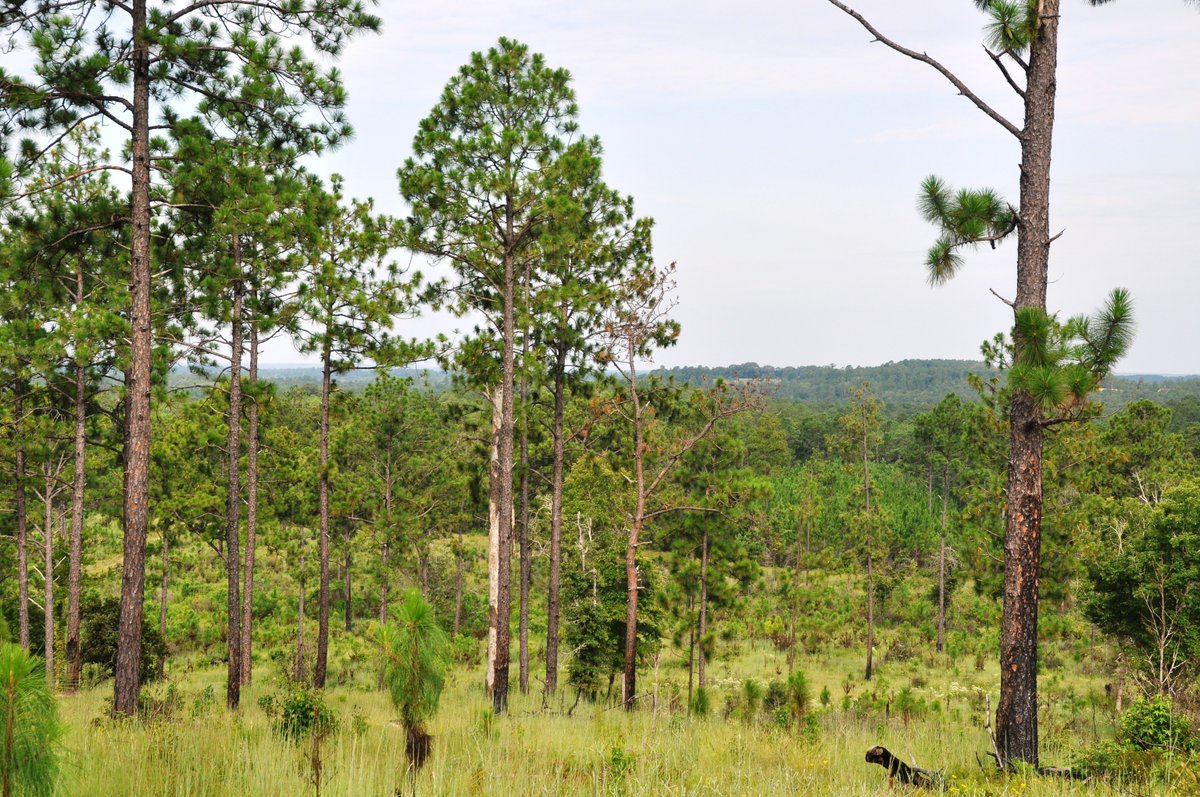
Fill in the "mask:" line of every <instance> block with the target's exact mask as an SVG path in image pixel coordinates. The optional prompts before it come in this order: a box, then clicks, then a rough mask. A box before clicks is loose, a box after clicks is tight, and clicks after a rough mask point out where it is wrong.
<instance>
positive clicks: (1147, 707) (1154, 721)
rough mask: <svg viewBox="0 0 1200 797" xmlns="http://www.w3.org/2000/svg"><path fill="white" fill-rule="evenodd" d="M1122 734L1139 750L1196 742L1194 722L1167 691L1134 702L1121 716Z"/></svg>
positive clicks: (1187, 746)
mask: <svg viewBox="0 0 1200 797" xmlns="http://www.w3.org/2000/svg"><path fill="white" fill-rule="evenodd" d="M1120 738H1121V741H1122V742H1124V743H1125V744H1128V745H1131V746H1132V747H1136V748H1137V749H1139V750H1154V749H1171V750H1187V749H1190V748H1191V747H1192V745H1193V744H1194V743H1195V739H1194V736H1193V732H1192V726H1191V724H1190V723H1189V722H1188V721H1187V718H1186V717H1184V716H1183V715H1182V714H1179V713H1176V711H1175V707H1174V706H1173V705H1172V703H1171V699H1170V698H1168V697H1166V696H1164V695H1155V696H1154V697H1153V698H1152V699H1150V700H1139V701H1138V702H1136V703H1134V704H1133V705H1132V706H1131V707H1130V708H1129V709H1128V710H1127V711H1126V712H1125V713H1124V714H1123V715H1122V716H1121V734H1120Z"/></svg>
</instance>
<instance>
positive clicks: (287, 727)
mask: <svg viewBox="0 0 1200 797" xmlns="http://www.w3.org/2000/svg"><path fill="white" fill-rule="evenodd" d="M258 705H259V707H260V708H262V709H263V711H264V712H266V713H267V716H269V717H271V719H272V723H271V726H272V727H273V728H274V730H275V733H277V734H279V735H280V736H282V737H283V738H285V739H289V740H291V741H300V740H301V739H303V738H305V737H306V736H308V735H309V734H311V733H312V732H313V731H314V730H316V731H318V732H319V733H320V734H321V735H325V734H327V733H332V732H333V731H334V730H336V729H337V726H338V721H337V715H335V714H334V713H333V709H332V708H330V707H329V706H328V705H327V704H326V703H325V695H324V693H323V692H321V691H319V690H316V689H305V688H303V687H301V688H296V689H293V690H292V691H291V692H288V693H287V694H285V695H283V696H282V697H276V696H271V697H270V698H269V699H268V698H267V697H262V698H259V701H258Z"/></svg>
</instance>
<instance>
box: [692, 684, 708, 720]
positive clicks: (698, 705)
mask: <svg viewBox="0 0 1200 797" xmlns="http://www.w3.org/2000/svg"><path fill="white" fill-rule="evenodd" d="M711 708H712V697H711V696H710V695H709V693H708V687H704V686H702V687H700V688H699V689H697V690H696V693H695V694H694V695H692V706H691V709H692V713H693V714H695V715H696V716H697V717H707V716H708V712H709V710H710V709H711Z"/></svg>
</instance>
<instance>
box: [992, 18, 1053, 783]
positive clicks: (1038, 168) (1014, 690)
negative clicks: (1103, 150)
mask: <svg viewBox="0 0 1200 797" xmlns="http://www.w3.org/2000/svg"><path fill="white" fill-rule="evenodd" d="M1058 20H1059V0H1042V2H1041V3H1040V5H1039V19H1038V28H1037V35H1036V36H1035V37H1034V40H1033V42H1032V44H1031V45H1030V50H1029V70H1028V77H1027V84H1026V91H1025V125H1024V128H1023V130H1022V133H1021V180H1020V192H1021V197H1020V205H1021V208H1020V222H1019V225H1018V238H1017V291H1016V298H1015V300H1014V309H1015V310H1017V311H1020V310H1023V309H1026V308H1035V309H1039V310H1041V311H1042V312H1045V310H1046V282H1047V270H1048V268H1049V262H1050V244H1051V240H1050V155H1051V145H1052V140H1053V133H1054V107H1055V97H1056V94H1057V88H1058V84H1057V77H1056V73H1057V71H1058ZM1014 343H1015V344H1016V346H1017V347H1018V349H1019V348H1020V346H1021V344H1022V341H1020V340H1014ZM1042 420H1043V416H1042V411H1041V408H1040V407H1039V406H1038V404H1037V402H1036V401H1035V400H1034V399H1033V397H1032V396H1030V395H1029V394H1027V393H1024V392H1022V391H1014V393H1013V397H1012V405H1011V407H1010V410H1009V444H1010V448H1009V459H1008V487H1007V497H1008V502H1007V507H1006V512H1005V521H1006V523H1005V541H1004V608H1003V619H1002V621H1001V628H1000V704H999V706H998V707H997V709H996V736H997V741H998V743H999V745H1000V753H1001V755H1002V756H1003V757H1004V759H1005V764H1009V763H1011V762H1013V761H1024V762H1026V763H1028V764H1030V765H1031V766H1033V767H1035V768H1036V767H1037V766H1038V723H1037V656H1038V651H1037V625H1038V589H1039V577H1040V569H1041V545H1042V437H1043V428H1042Z"/></svg>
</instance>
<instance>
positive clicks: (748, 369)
mask: <svg viewBox="0 0 1200 797" xmlns="http://www.w3.org/2000/svg"><path fill="white" fill-rule="evenodd" d="M391 374H392V376H396V377H400V378H408V379H412V380H413V382H415V383H416V384H417V385H419V386H421V385H424V386H428V388H429V389H431V390H434V391H435V392H437V391H442V390H446V389H448V388H450V387H451V386H452V384H453V378H452V376H451V374H449V373H447V372H446V371H442V370H438V369H435V368H433V369H431V368H395V369H392V371H391ZM969 374H974V375H976V376H978V377H981V378H984V379H987V378H990V377H994V376H996V375H997V374H998V372H997V371H993V370H989V369H988V368H987V367H985V366H984V364H983V363H982V362H976V361H972V360H901V361H900V362H889V363H884V364H883V365H870V366H854V365H848V366H845V367H838V366H836V365H801V366H787V367H777V366H773V365H759V364H758V363H753V362H751V363H741V364H738V365H729V366H716V367H709V366H701V365H697V366H680V367H676V368H658V369H656V370H654V371H653V372H652V373H651V375H652V376H659V377H672V378H674V379H675V380H676V381H678V382H684V383H687V384H690V385H701V384H703V383H705V382H713V381H716V380H718V379H724V380H726V381H740V380H761V381H764V382H768V383H770V384H771V391H772V394H773V396H774V397H775V398H776V399H778V400H780V401H789V402H799V403H802V404H816V405H822V406H841V405H843V404H846V403H847V402H848V401H849V399H850V391H851V390H853V389H854V388H856V387H859V386H861V385H862V384H863V382H869V383H870V384H871V390H872V392H873V393H874V394H875V395H876V396H878V397H879V399H880V400H881V401H883V402H884V406H885V407H887V411H888V414H890V415H895V414H899V415H907V414H910V413H912V412H923V411H925V410H927V409H929V408H930V407H933V406H935V405H936V404H937V403H938V402H939V401H941V400H942V399H943V398H945V397H946V396H947V395H948V394H951V393H953V394H954V395H956V396H958V397H959V398H961V399H963V400H964V401H975V400H977V399H978V396H977V395H976V393H975V391H974V390H973V389H972V388H971V385H970V382H969V381H968V378H967V377H968V375H969ZM262 377H263V378H264V379H265V380H267V381H269V382H272V383H273V384H274V385H275V386H276V388H277V389H279V390H287V389H289V388H292V387H300V388H312V389H313V390H314V391H315V390H316V389H317V388H319V387H320V384H321V369H320V368H318V367H316V366H307V365H295V366H280V367H270V366H267V367H264V368H263V369H262ZM195 379H196V376H195V375H194V374H191V373H189V372H188V371H187V370H186V369H179V370H177V371H175V372H174V373H173V374H172V377H171V382H172V384H173V385H174V386H181V385H186V384H188V383H189V382H188V380H195ZM335 380H336V381H337V383H338V384H339V385H341V387H342V389H344V390H349V391H351V392H359V391H362V390H364V389H365V388H366V386H367V385H369V384H371V383H372V382H373V381H375V371H374V369H369V368H364V369H360V370H354V371H349V372H346V373H343V374H339V375H337V376H336V377H335ZM1097 398H1098V399H1099V400H1100V401H1103V402H1104V405H1105V408H1106V410H1108V411H1110V412H1111V411H1116V410H1119V409H1121V408H1122V407H1124V406H1126V405H1127V404H1129V403H1130V402H1133V401H1137V400H1138V399H1149V400H1150V401H1153V402H1155V403H1156V404H1162V405H1164V406H1167V407H1171V408H1173V409H1176V410H1178V409H1183V410H1184V411H1185V414H1187V415H1189V416H1190V415H1192V412H1191V410H1192V408H1193V407H1194V406H1196V405H1197V404H1200V376H1163V375H1158V374H1126V375H1123V376H1114V377H1110V378H1109V379H1107V380H1105V382H1104V390H1103V392H1102V393H1101V395H1100V396H1098V397H1097ZM1180 405H1182V407H1181V406H1180Z"/></svg>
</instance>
